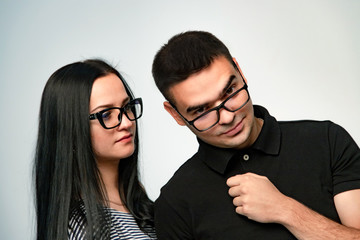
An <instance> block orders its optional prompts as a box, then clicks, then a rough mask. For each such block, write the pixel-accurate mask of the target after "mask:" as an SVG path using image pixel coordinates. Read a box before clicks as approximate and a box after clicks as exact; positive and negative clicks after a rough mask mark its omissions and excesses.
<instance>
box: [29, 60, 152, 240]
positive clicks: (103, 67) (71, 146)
mask: <svg viewBox="0 0 360 240" xmlns="http://www.w3.org/2000/svg"><path fill="white" fill-rule="evenodd" d="M111 73H113V74H116V75H117V76H118V77H119V78H120V79H121V81H122V83H123V84H124V86H125V89H126V91H127V94H128V95H129V96H130V98H131V99H133V98H134V97H133V94H132V92H131V90H130V88H129V86H128V85H127V84H126V82H125V81H124V78H123V77H122V76H121V75H120V73H119V72H118V71H117V70H116V69H114V68H113V67H111V66H109V65H108V64H107V63H105V62H104V61H102V60H96V59H91V60H86V61H83V62H76V63H72V64H69V65H66V66H64V67H62V68H60V69H59V70H57V71H56V72H55V73H53V74H52V75H51V76H50V78H49V80H48V82H47V83H46V86H45V88H44V91H43V95H42V99H41V106H40V114H39V129H38V139H37V146H36V153H35V161H34V174H35V194H36V196H35V200H36V203H35V204H36V215H37V239H38V240H40V239H42V240H43V239H47V240H49V239H67V237H68V225H69V219H70V215H72V216H73V215H74V214H75V215H77V216H80V217H82V218H83V221H84V223H85V224H84V228H85V232H86V239H108V238H109V237H108V236H109V229H110V222H109V221H110V218H109V215H108V213H107V211H106V208H104V205H107V204H106V203H107V195H106V193H105V189H104V185H103V182H102V179H101V177H100V173H99V169H98V168H97V164H96V160H95V157H94V152H93V149H92V145H91V136H90V124H89V117H88V116H89V102H90V95H91V90H92V86H93V83H94V81H95V80H96V79H97V78H99V77H103V76H106V75H108V74H111ZM136 128H137V127H136ZM138 150H139V137H138V131H136V135H135V152H134V154H133V155H131V156H130V157H128V158H126V159H121V161H120V163H119V169H118V171H119V193H120V198H121V200H122V202H123V203H124V204H125V206H126V207H127V209H128V210H129V211H130V212H131V214H132V215H133V216H134V217H135V219H136V221H137V223H138V225H139V227H140V228H141V229H142V230H143V231H145V232H146V229H147V227H153V202H152V201H151V200H150V199H149V198H148V196H147V194H146V192H145V190H144V188H143V186H142V185H141V183H140V181H139V176H138V172H139V171H138ZM80 206H83V208H84V209H83V210H81V209H80V208H81V207H80Z"/></svg>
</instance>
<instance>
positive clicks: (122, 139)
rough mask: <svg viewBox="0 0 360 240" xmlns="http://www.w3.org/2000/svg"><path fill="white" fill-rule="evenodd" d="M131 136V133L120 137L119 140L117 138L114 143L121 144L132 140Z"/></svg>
mask: <svg viewBox="0 0 360 240" xmlns="http://www.w3.org/2000/svg"><path fill="white" fill-rule="evenodd" d="M132 136H133V135H132V134H131V133H129V134H126V135H124V136H123V137H121V138H119V139H118V140H116V141H115V142H122V141H126V140H129V139H131V138H132Z"/></svg>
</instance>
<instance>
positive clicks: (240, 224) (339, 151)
mask: <svg viewBox="0 0 360 240" xmlns="http://www.w3.org/2000/svg"><path fill="white" fill-rule="evenodd" d="M152 72H153V76H154V79H155V82H156V85H157V86H158V88H159V90H160V91H161V93H162V94H163V95H164V97H165V98H166V99H167V101H166V102H164V107H165V109H166V110H167V111H168V112H169V113H170V114H171V116H172V117H173V118H174V119H175V120H176V121H177V123H178V124H179V125H182V126H187V127H188V128H189V129H190V130H191V131H192V132H193V133H194V134H195V135H196V136H197V138H198V141H199V145H200V146H199V150H198V152H197V153H196V154H195V155H194V156H193V157H192V158H190V159H189V160H188V161H187V162H186V163H185V164H183V166H181V167H180V169H179V170H178V171H177V172H176V173H175V174H174V176H173V177H172V178H171V180H170V181H169V182H168V183H167V184H166V185H165V186H164V187H163V188H162V190H161V194H160V197H159V198H158V199H157V200H156V205H155V226H156V229H157V234H158V238H159V239H160V240H161V239H167V240H168V239H182V240H184V239H221V240H224V239H276V240H279V239H327V240H329V239H360V230H359V229H360V150H359V147H358V146H357V145H356V143H355V142H354V141H353V139H352V138H351V137H350V135H349V134H348V133H347V132H346V131H345V130H344V129H343V128H341V127H340V126H338V125H336V124H334V123H332V122H330V121H323V122H317V121H296V122H290V121H288V122H278V121H276V119H275V118H274V117H272V116H270V115H269V113H268V112H267V110H266V109H265V108H263V107H260V106H256V105H253V104H252V101H251V98H250V95H249V90H248V85H247V84H248V83H247V80H246V79H245V77H244V75H243V73H242V72H241V69H240V67H239V66H238V64H237V62H236V60H235V59H234V58H232V56H231V55H230V53H229V51H228V49H227V48H226V46H225V45H224V44H223V43H222V42H221V41H220V40H218V39H217V38H216V37H215V36H213V35H212V34H210V33H207V32H200V31H190V32H185V33H182V34H179V35H176V36H174V37H173V38H171V39H170V40H169V42H168V43H167V44H165V45H164V46H163V47H162V48H161V49H160V51H159V52H158V53H157V55H156V56H155V59H154V63H153V69H152Z"/></svg>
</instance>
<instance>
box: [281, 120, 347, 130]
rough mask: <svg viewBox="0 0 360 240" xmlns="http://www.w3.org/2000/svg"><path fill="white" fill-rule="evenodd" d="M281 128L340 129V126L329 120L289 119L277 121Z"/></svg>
mask: <svg viewBox="0 0 360 240" xmlns="http://www.w3.org/2000/svg"><path fill="white" fill-rule="evenodd" d="M278 123H279V125H280V128H281V129H282V130H299V131H324V130H325V131H329V130H331V129H341V127H340V126H339V125H337V124H335V123H333V122H332V121H330V120H291V121H278Z"/></svg>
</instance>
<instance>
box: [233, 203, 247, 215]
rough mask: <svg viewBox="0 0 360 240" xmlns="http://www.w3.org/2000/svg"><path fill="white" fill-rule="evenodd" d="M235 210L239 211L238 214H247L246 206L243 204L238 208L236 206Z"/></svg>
mask: <svg viewBox="0 0 360 240" xmlns="http://www.w3.org/2000/svg"><path fill="white" fill-rule="evenodd" d="M235 212H236V213H237V214H240V215H245V214H244V207H243V206H242V205H241V206H237V207H236V208H235Z"/></svg>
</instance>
